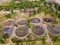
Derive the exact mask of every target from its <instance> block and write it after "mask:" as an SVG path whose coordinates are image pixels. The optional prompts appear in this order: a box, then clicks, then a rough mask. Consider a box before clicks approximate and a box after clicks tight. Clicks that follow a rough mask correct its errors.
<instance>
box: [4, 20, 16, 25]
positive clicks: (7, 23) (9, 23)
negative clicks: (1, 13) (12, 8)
mask: <svg viewBox="0 0 60 45" xmlns="http://www.w3.org/2000/svg"><path fill="white" fill-rule="evenodd" d="M14 23H15V21H14V19H8V20H6V21H5V22H4V25H5V26H12V25H14Z"/></svg>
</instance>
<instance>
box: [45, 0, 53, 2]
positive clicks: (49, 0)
mask: <svg viewBox="0 0 60 45" xmlns="http://www.w3.org/2000/svg"><path fill="white" fill-rule="evenodd" d="M46 1H47V2H54V0H46Z"/></svg>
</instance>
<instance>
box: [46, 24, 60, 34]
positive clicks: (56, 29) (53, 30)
mask: <svg viewBox="0 0 60 45" xmlns="http://www.w3.org/2000/svg"><path fill="white" fill-rule="evenodd" d="M47 29H48V31H49V32H50V33H52V34H55V35H56V34H57V35H59V34H60V28H59V27H57V26H55V25H48V26H47Z"/></svg>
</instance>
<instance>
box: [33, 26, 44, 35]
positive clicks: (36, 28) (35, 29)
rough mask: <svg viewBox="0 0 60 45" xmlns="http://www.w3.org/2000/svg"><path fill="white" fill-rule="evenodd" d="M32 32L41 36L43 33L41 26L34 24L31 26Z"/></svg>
mask: <svg viewBox="0 0 60 45" xmlns="http://www.w3.org/2000/svg"><path fill="white" fill-rule="evenodd" d="M32 33H33V35H35V36H42V35H43V34H44V29H43V27H41V26H38V25H35V26H33V27H32Z"/></svg>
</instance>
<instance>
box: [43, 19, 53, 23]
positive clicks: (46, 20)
mask: <svg viewBox="0 0 60 45" xmlns="http://www.w3.org/2000/svg"><path fill="white" fill-rule="evenodd" d="M43 21H45V22H52V21H53V20H52V19H51V18H43Z"/></svg>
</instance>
